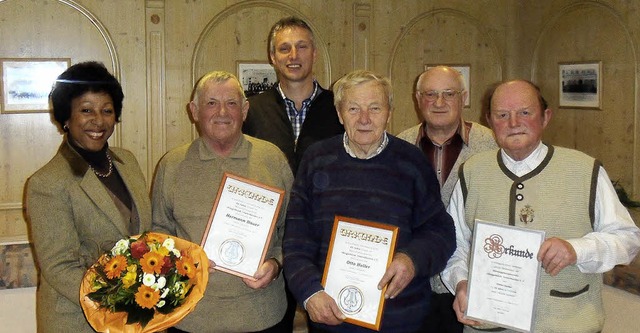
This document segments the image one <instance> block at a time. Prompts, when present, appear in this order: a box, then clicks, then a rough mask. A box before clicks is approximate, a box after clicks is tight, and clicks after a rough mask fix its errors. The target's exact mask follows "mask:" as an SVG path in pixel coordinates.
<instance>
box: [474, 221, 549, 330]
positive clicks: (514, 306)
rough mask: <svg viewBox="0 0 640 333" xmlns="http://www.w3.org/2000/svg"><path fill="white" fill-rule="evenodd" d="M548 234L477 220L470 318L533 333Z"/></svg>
mask: <svg viewBox="0 0 640 333" xmlns="http://www.w3.org/2000/svg"><path fill="white" fill-rule="evenodd" d="M544 238H545V232H544V231H540V230H530V229H524V228H518V227H514V226H508V225H502V224H495V223H490V222H486V221H481V220H476V221H475V227H474V229H473V243H472V247H471V251H472V252H471V263H470V269H469V283H468V285H467V288H468V290H467V295H468V297H469V299H468V305H467V312H466V316H467V317H469V318H472V319H476V320H480V321H483V322H485V323H488V324H494V325H497V326H500V327H505V328H510V329H513V330H516V331H520V332H531V331H533V323H534V320H535V309H536V295H537V292H538V282H539V280H540V270H541V267H542V266H541V265H540V262H538V258H537V257H538V250H539V249H540V245H541V244H542V242H544Z"/></svg>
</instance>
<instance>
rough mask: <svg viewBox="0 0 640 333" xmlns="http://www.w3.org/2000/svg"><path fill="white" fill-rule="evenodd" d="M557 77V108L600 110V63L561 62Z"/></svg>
mask: <svg viewBox="0 0 640 333" xmlns="http://www.w3.org/2000/svg"><path fill="white" fill-rule="evenodd" d="M558 77H559V82H558V94H559V98H558V101H559V102H558V106H559V107H561V108H573V109H594V110H600V109H601V96H602V62H601V61H587V62H561V63H559V64H558Z"/></svg>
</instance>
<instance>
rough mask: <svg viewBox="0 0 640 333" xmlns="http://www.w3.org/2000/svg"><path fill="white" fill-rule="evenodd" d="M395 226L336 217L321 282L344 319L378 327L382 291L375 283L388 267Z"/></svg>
mask: <svg viewBox="0 0 640 333" xmlns="http://www.w3.org/2000/svg"><path fill="white" fill-rule="evenodd" d="M397 232H398V227H396V226H391V225H387V224H382V223H377V222H370V221H364V220H358V219H353V218H348V217H344V216H336V217H335V219H334V223H333V232H332V234H331V242H330V243H329V251H328V253H327V260H326V264H325V270H324V275H323V276H322V285H323V286H324V291H325V292H326V293H327V294H328V295H329V296H331V297H332V298H333V299H334V300H335V301H336V304H338V307H340V310H341V311H342V313H344V314H345V316H347V319H346V320H345V321H346V322H349V323H352V324H354V325H359V326H363V327H366V328H370V329H373V330H376V331H377V330H379V329H380V320H381V317H382V310H383V307H384V292H385V290H386V287H385V289H383V290H378V282H380V279H382V276H383V275H384V272H385V271H386V270H387V267H389V264H390V263H391V259H392V258H393V253H394V249H395V243H396V235H397Z"/></svg>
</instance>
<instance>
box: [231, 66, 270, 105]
mask: <svg viewBox="0 0 640 333" xmlns="http://www.w3.org/2000/svg"><path fill="white" fill-rule="evenodd" d="M237 67H238V80H239V81H240V84H242V89H243V90H244V93H245V95H246V96H247V97H249V96H253V95H257V94H259V93H262V92H263V91H265V90H268V89H270V88H271V87H273V86H274V85H275V84H276V83H277V82H278V77H277V75H276V71H275V69H274V68H273V66H271V64H270V63H268V62H266V61H254V60H249V61H238V62H237Z"/></svg>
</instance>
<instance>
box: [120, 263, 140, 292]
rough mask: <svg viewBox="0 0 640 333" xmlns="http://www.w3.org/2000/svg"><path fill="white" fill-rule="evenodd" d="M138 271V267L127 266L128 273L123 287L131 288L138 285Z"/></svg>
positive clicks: (123, 279) (124, 278) (123, 281)
mask: <svg viewBox="0 0 640 333" xmlns="http://www.w3.org/2000/svg"><path fill="white" fill-rule="evenodd" d="M137 269H138V266H136V265H129V266H127V273H126V274H125V275H124V277H123V278H122V285H124V287H125V288H131V286H133V285H134V284H135V283H136V277H138V273H137V272H136V271H137Z"/></svg>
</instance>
